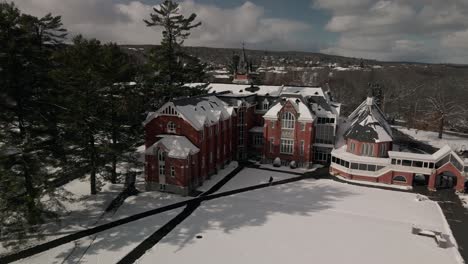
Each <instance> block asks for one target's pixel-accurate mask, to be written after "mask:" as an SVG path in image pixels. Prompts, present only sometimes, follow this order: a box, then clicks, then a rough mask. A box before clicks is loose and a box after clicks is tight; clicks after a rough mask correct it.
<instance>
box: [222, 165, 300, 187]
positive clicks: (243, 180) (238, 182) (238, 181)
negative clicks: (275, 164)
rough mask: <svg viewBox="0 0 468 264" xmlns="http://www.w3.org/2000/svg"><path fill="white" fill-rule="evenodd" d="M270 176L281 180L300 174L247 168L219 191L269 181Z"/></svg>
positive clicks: (274, 179)
mask: <svg viewBox="0 0 468 264" xmlns="http://www.w3.org/2000/svg"><path fill="white" fill-rule="evenodd" d="M270 177H273V181H279V180H284V179H289V178H294V177H298V176H297V175H294V174H290V173H282V172H276V171H267V170H260V169H252V168H245V169H243V170H241V171H240V172H239V173H238V174H236V176H234V177H233V178H232V179H231V180H229V181H228V182H227V183H226V184H225V185H224V186H223V187H221V189H220V190H219V191H218V193H219V192H226V191H231V190H235V189H239V188H244V187H249V186H252V185H257V184H262V183H267V182H268V181H269V180H270Z"/></svg>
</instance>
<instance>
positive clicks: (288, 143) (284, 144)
mask: <svg viewBox="0 0 468 264" xmlns="http://www.w3.org/2000/svg"><path fill="white" fill-rule="evenodd" d="M280 152H281V153H283V154H293V152H294V140H290V139H281V146H280Z"/></svg>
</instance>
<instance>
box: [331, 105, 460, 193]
mask: <svg viewBox="0 0 468 264" xmlns="http://www.w3.org/2000/svg"><path fill="white" fill-rule="evenodd" d="M339 135H340V136H339V138H338V139H337V141H338V143H337V147H336V148H335V149H334V150H333V151H332V160H331V166H330V172H331V173H332V174H334V175H340V176H342V177H344V178H347V179H349V180H358V181H367V182H372V183H382V184H394V185H404V186H413V185H425V186H427V188H428V189H430V190H437V189H440V188H454V189H456V190H457V191H460V192H463V191H465V182H466V179H467V176H468V161H467V160H464V159H463V158H462V157H460V156H459V155H458V154H457V153H455V152H454V151H452V149H451V148H450V147H449V146H445V147H443V148H441V149H440V150H439V151H437V152H436V153H434V154H418V153H411V152H409V151H394V150H393V149H394V148H395V145H394V144H393V136H392V130H391V128H390V126H389V125H388V123H387V120H386V118H385V115H384V114H383V113H382V111H381V110H380V109H379V107H378V106H377V105H376V104H375V102H374V98H373V97H368V98H367V100H366V101H364V102H363V103H362V104H361V105H360V106H359V107H358V108H357V109H356V110H355V111H354V112H353V113H352V114H351V115H350V116H349V117H348V118H347V119H346V120H344V121H343V122H342V123H341V124H340V128H339ZM397 148H398V149H399V147H397Z"/></svg>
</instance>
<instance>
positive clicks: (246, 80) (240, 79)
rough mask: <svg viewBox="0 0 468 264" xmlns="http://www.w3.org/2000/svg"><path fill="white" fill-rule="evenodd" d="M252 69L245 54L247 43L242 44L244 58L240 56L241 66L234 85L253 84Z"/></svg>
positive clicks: (235, 76)
mask: <svg viewBox="0 0 468 264" xmlns="http://www.w3.org/2000/svg"><path fill="white" fill-rule="evenodd" d="M251 73H252V67H251V63H250V61H249V60H248V57H247V54H246V53H245V43H242V56H240V60H239V65H237V67H236V72H235V73H234V79H233V81H232V82H233V83H236V84H252V78H251Z"/></svg>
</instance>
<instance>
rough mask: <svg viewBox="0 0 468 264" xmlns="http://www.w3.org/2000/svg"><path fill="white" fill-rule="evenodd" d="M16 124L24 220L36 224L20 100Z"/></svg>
mask: <svg viewBox="0 0 468 264" xmlns="http://www.w3.org/2000/svg"><path fill="white" fill-rule="evenodd" d="M17 116H18V124H19V130H20V135H21V142H22V145H23V147H22V149H23V154H22V167H23V177H24V187H25V189H26V196H27V199H26V206H27V213H26V215H27V216H26V218H27V219H26V220H27V221H28V224H30V225H36V224H38V222H39V215H38V210H37V208H36V203H35V200H36V189H35V188H34V184H33V179H32V177H31V174H30V172H29V163H30V162H31V161H29V160H28V158H27V154H25V152H26V150H25V147H27V146H28V145H29V137H28V135H27V132H26V128H25V126H24V119H23V106H22V104H21V101H19V103H18V112H17Z"/></svg>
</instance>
